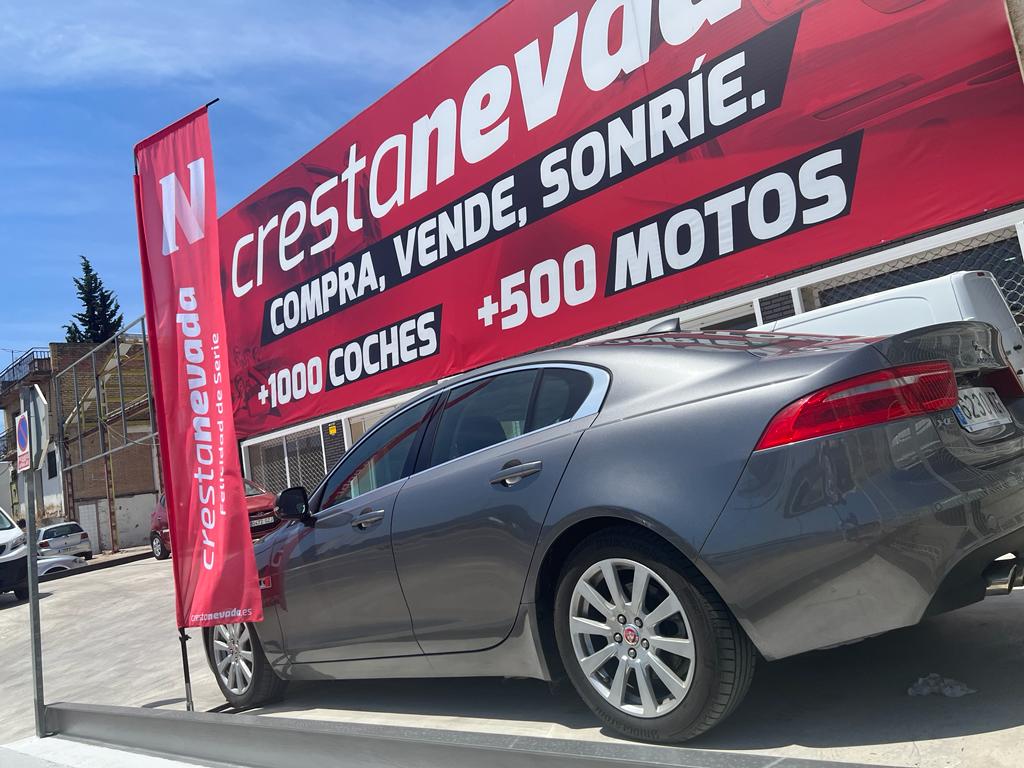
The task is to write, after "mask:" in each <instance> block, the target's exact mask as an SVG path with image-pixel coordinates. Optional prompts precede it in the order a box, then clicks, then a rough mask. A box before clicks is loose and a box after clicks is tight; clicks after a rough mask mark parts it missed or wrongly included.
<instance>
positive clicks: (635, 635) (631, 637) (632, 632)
mask: <svg viewBox="0 0 1024 768" xmlns="http://www.w3.org/2000/svg"><path fill="white" fill-rule="evenodd" d="M622 639H623V640H625V641H626V642H627V643H629V644H630V645H636V644H637V643H639V642H640V633H639V632H637V631H636V629H635V628H634V627H626V628H625V629H624V630H622Z"/></svg>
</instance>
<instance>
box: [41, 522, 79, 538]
mask: <svg viewBox="0 0 1024 768" xmlns="http://www.w3.org/2000/svg"><path fill="white" fill-rule="evenodd" d="M70 532H71V526H68V525H54V526H51V527H50V528H43V529H42V530H41V531H39V540H40V541H45V540H46V539H56V538H57V537H58V536H67V535H68V534H69V533H70Z"/></svg>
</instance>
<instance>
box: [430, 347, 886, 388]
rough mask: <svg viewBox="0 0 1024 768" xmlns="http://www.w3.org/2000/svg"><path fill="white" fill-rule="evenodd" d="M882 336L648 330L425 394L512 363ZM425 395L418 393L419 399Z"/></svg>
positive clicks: (750, 351) (748, 351)
mask: <svg viewBox="0 0 1024 768" xmlns="http://www.w3.org/2000/svg"><path fill="white" fill-rule="evenodd" d="M874 341H877V339H876V338H871V339H860V338H858V337H854V336H823V335H820V334H808V333H769V332H765V331H680V332H675V333H643V334H636V335H633V336H620V337H615V338H606V339H596V340H593V341H581V342H577V343H575V344H570V345H566V346H559V347H553V348H551V349H545V350H541V351H538V352H531V353H528V354H525V355H519V356H517V357H510V358H506V359H504V360H501V361H498V362H496V363H490V364H488V365H485V366H481V367H480V368H474V369H473V370H470V371H466V372H464V373H460V374H458V375H456V376H453V377H451V378H449V379H446V380H445V381H442V382H440V383H438V384H437V385H436V386H434V387H431V388H430V389H429V390H428V391H427V392H425V393H423V396H422V397H424V398H425V397H429V396H431V395H434V394H437V392H439V391H442V390H445V389H449V388H450V387H452V386H457V385H459V384H461V383H462V382H464V381H469V380H470V379H474V378H476V377H478V376H484V375H487V374H490V373H497V372H500V371H502V370H506V369H509V368H518V367H521V366H529V365H543V364H555V363H569V364H581V365H596V366H598V367H614V366H615V363H616V361H617V360H618V359H620V358H623V357H633V356H634V355H635V354H638V353H639V354H641V355H648V354H649V355H661V354H671V355H675V354H677V353H679V352H688V351H698V350H699V351H701V352H705V351H708V350H714V351H716V352H722V353H725V354H728V353H733V354H742V355H744V356H753V357H771V356H778V355H783V354H792V353H793V352H795V351H798V350H808V351H809V350H820V351H825V350H827V349H828V347H830V346H832V345H839V344H842V345H844V346H848V345H850V344H851V343H853V344H857V343H864V344H868V343H871V342H874ZM419 399H421V398H417V400H419Z"/></svg>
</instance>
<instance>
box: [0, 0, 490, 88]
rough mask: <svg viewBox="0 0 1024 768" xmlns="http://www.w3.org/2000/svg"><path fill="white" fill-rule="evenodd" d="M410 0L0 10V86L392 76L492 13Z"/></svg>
mask: <svg viewBox="0 0 1024 768" xmlns="http://www.w3.org/2000/svg"><path fill="white" fill-rule="evenodd" d="M491 5H492V2H489V1H488V0H485V2H483V3H482V4H481V7H477V8H475V9H473V10H471V11H468V10H467V9H466V8H465V7H464V6H460V5H458V4H457V3H455V2H454V0H442V1H441V2H430V3H424V2H416V0H412V2H409V3H408V4H407V5H405V4H403V5H402V6H399V5H397V4H396V3H394V2H379V1H378V2H358V0H335V1H334V2H330V1H329V0H318V2H303V3H299V2H274V1H272V0H258V1H256V2H245V3H242V2H231V1H230V0H215V1H211V2H202V3H200V2H195V3H186V2H161V1H160V0H156V1H155V2H154V1H152V0H150V1H147V2H142V1H140V0H134V1H132V2H124V1H122V2H114V1H113V0H95V1H94V2H84V1H83V0H50V1H48V2H42V3H14V2H11V3H4V4H3V5H2V7H0V73H2V78H3V80H2V81H0V89H4V90H10V89H28V88H40V87H49V86H69V85H108V84H111V85H120V84H133V83H154V82H165V81H167V80H192V81H195V80H200V81H202V80H214V79H220V78H224V77H227V76H230V75H231V74H233V73H239V72H244V71H247V70H258V69H275V68H288V69H290V70H293V71H294V69H295V68H296V67H297V66H298V67H309V66H311V65H312V66H315V67H321V68H323V69H324V70H325V73H328V74H331V75H334V76H346V75H348V76H357V77H359V78H361V79H370V80H378V81H394V80H395V79H396V78H397V77H400V76H402V75H404V74H407V73H409V72H411V71H412V70H414V69H415V68H416V67H418V66H420V65H421V64H423V63H424V62H426V61H427V60H428V59H429V58H430V57H431V56H432V55H433V54H435V53H437V52H438V51H440V50H441V49H442V48H444V47H445V46H447V45H448V44H450V43H451V42H452V41H453V40H454V39H455V38H456V37H458V36H459V34H461V33H462V32H464V31H466V30H467V29H469V27H470V26H471V25H472V24H473V23H475V22H476V21H478V20H479V18H481V17H483V15H485V13H486V12H488V11H489V10H490V7H489V6H491Z"/></svg>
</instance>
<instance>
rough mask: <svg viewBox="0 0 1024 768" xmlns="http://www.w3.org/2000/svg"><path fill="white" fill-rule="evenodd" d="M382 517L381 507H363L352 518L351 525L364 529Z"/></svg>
mask: <svg viewBox="0 0 1024 768" xmlns="http://www.w3.org/2000/svg"><path fill="white" fill-rule="evenodd" d="M383 519H384V510H383V509H364V510H363V511H362V512H360V513H359V514H358V515H356V516H355V517H353V518H352V527H353V528H358V529H359V530H361V531H365V530H366V529H367V528H369V527H370V526H371V525H376V524H377V523H379V522H380V521H381V520H383Z"/></svg>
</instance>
